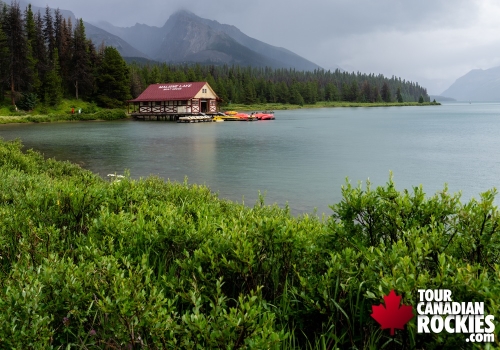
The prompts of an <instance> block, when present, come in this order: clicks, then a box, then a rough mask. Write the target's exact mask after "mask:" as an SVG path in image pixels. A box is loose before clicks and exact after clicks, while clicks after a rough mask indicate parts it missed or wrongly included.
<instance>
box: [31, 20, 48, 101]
mask: <svg viewBox="0 0 500 350" xmlns="http://www.w3.org/2000/svg"><path fill="white" fill-rule="evenodd" d="M34 23H35V32H34V34H33V38H32V39H31V49H32V52H33V59H35V60H36V68H35V70H36V72H37V73H38V77H39V79H40V82H43V81H44V79H45V74H46V73H47V71H48V70H49V68H50V65H49V64H48V63H47V62H48V61H47V59H48V57H47V56H48V55H47V49H46V47H45V39H44V35H43V18H42V15H41V14H40V11H38V12H37V13H36V14H35V15H34ZM42 89H43V85H42V87H41V88H40V89H39V95H41V96H43V95H44V93H43V90H42Z"/></svg>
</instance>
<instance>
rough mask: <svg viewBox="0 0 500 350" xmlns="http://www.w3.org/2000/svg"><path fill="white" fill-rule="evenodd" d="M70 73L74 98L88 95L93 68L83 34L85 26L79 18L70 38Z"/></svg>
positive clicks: (89, 50)
mask: <svg viewBox="0 0 500 350" xmlns="http://www.w3.org/2000/svg"><path fill="white" fill-rule="evenodd" d="M71 47H72V50H71V51H72V59H71V74H69V78H70V80H71V82H72V85H73V87H74V89H75V98H76V99H77V100H78V99H79V98H80V95H83V96H90V95H91V94H92V92H93V86H94V74H93V73H94V70H93V67H92V63H91V52H92V50H91V48H90V46H89V43H88V41H87V38H86V36H85V26H84V24H83V20H82V19H80V21H79V22H78V24H77V25H76V27H75V30H74V33H73V40H72V45H71Z"/></svg>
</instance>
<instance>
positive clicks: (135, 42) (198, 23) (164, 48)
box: [93, 11, 321, 70]
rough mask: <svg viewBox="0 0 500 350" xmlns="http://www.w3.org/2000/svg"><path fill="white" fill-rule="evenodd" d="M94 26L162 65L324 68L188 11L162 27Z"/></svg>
mask: <svg viewBox="0 0 500 350" xmlns="http://www.w3.org/2000/svg"><path fill="white" fill-rule="evenodd" d="M93 24H94V25H95V26H97V27H99V28H101V29H103V30H105V31H107V32H109V33H111V34H114V35H116V36H118V37H119V38H121V39H123V40H124V41H126V42H128V43H129V44H131V45H132V46H133V47H135V48H136V49H138V50H140V51H141V52H143V53H144V54H145V55H146V56H147V57H150V58H151V59H153V60H156V61H160V62H174V63H180V62H200V63H213V64H239V65H251V66H257V67H264V66H268V67H272V68H295V69H298V70H314V69H318V68H321V67H319V66H318V65H317V64H315V63H313V62H311V61H308V60H306V59H305V58H303V57H300V56H299V55H296V54H295V53H293V52H291V51H289V50H286V49H284V48H280V47H276V46H272V45H269V44H266V43H264V42H262V41H259V40H256V39H253V38H251V37H249V36H247V35H245V34H244V33H242V32H241V31H240V30H239V29H238V28H236V27H235V26H230V25H226V24H220V23H219V22H217V21H212V20H208V19H204V18H201V17H198V16H196V15H194V14H193V13H191V12H188V11H178V12H176V13H174V14H173V15H172V16H170V18H169V19H168V20H167V22H166V23H165V25H164V26H163V27H161V28H159V27H154V26H148V25H145V24H136V25H134V26H132V27H126V28H121V27H116V26H113V25H112V24H110V23H107V22H97V23H93Z"/></svg>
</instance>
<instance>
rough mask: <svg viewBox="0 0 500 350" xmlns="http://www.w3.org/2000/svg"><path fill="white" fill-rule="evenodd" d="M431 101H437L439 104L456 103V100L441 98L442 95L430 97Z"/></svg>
mask: <svg viewBox="0 0 500 350" xmlns="http://www.w3.org/2000/svg"><path fill="white" fill-rule="evenodd" d="M429 98H430V100H431V101H432V100H436V101H437V102H453V101H456V100H455V99H454V98H451V97H446V96H441V95H429Z"/></svg>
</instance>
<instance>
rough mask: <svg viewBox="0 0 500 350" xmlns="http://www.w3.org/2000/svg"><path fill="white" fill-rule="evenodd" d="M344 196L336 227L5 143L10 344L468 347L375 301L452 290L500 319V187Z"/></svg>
mask: <svg viewBox="0 0 500 350" xmlns="http://www.w3.org/2000/svg"><path fill="white" fill-rule="evenodd" d="M117 115H118V113H117ZM342 194H343V198H342V200H341V201H340V202H339V203H338V204H335V205H332V207H331V208H332V211H333V214H332V215H331V217H329V218H328V219H325V220H320V219H319V218H317V217H315V216H309V215H303V216H299V217H293V216H291V215H290V213H289V211H288V210H287V208H285V209H281V208H279V207H277V206H267V205H265V204H264V200H263V199H262V198H260V199H259V201H258V203H256V205H255V206H254V207H245V206H243V205H240V204H236V203H232V202H229V201H225V200H221V199H219V198H217V196H216V195H214V194H213V193H211V192H210V190H209V189H208V188H207V187H205V186H198V185H189V184H188V183H187V182H184V183H171V182H164V181H163V180H162V179H160V178H156V177H150V178H147V179H141V180H133V179H130V178H129V177H128V176H126V177H125V178H124V179H123V180H121V181H120V182H106V181H104V180H102V179H101V178H100V177H98V176H96V175H94V174H92V173H90V172H88V171H86V170H83V169H81V168H79V167H78V166H76V165H73V164H70V163H67V162H57V161H55V160H52V159H47V160H45V159H43V157H42V156H41V155H40V154H38V153H36V152H34V151H27V152H26V153H23V152H21V143H20V142H19V141H17V142H1V141H0V325H2V326H1V327H0V348H68V347H79V348H101V349H109V348H127V347H128V348H149V349H164V348H171V349H176V348H186V349H195V348H203V349H219V348H223V347H224V348H235V349H236V348H255V349H280V348H283V349H284V348H311V349H319V348H322V349H323V348H328V349H335V348H359V349H362V348H383V347H384V346H387V345H388V344H392V345H393V346H394V347H395V348H415V349H424V348H425V349H438V348H443V347H445V346H446V347H452V348H464V339H463V335H460V334H428V335H422V334H418V335H417V334H416V322H415V319H413V320H412V321H410V322H409V323H408V325H407V326H406V328H407V329H406V330H404V331H398V332H396V335H395V336H394V337H391V336H390V335H389V333H388V332H387V331H381V330H380V326H379V325H378V324H377V323H376V322H375V321H374V320H373V319H372V318H371V317H370V313H371V306H372V305H377V304H380V303H381V301H382V300H383V299H382V297H383V296H384V295H387V294H388V292H389V291H390V290H392V289H395V290H396V291H397V293H398V294H399V295H401V296H402V297H403V303H405V304H414V301H415V300H416V297H417V290H418V289H421V288H426V289H437V288H447V289H451V290H452V291H453V299H454V300H456V301H483V302H484V303H485V309H486V313H487V314H492V315H494V316H495V318H496V320H495V324H497V323H498V318H499V317H500V303H499V302H498V295H500V271H499V266H500V261H499V260H500V255H499V254H500V253H499V252H500V238H499V230H500V228H499V226H500V225H498V224H499V221H500V214H499V212H498V209H497V208H496V206H495V205H494V198H495V195H496V192H495V191H494V190H492V191H487V192H485V193H483V194H481V195H480V197H479V199H478V200H475V199H473V200H471V201H469V202H468V203H465V204H462V203H461V201H460V196H459V195H456V194H449V193H448V191H447V189H446V188H445V189H444V190H443V191H441V192H438V193H437V194H435V195H434V196H426V195H425V193H424V192H423V189H422V188H421V187H415V188H413V190H412V191H406V190H405V191H403V192H399V191H397V190H396V187H395V184H394V182H393V181H392V178H390V179H389V182H388V183H387V184H386V185H385V186H380V187H377V188H375V189H372V187H371V185H370V184H367V186H366V187H364V188H363V187H362V186H360V185H359V186H352V185H351V184H350V183H346V185H345V186H344V187H343V190H342ZM497 342H498V340H497ZM470 345H471V347H473V346H474V345H475V346H476V347H479V346H480V344H470ZM496 345H497V346H498V345H499V344H496Z"/></svg>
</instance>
